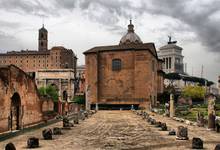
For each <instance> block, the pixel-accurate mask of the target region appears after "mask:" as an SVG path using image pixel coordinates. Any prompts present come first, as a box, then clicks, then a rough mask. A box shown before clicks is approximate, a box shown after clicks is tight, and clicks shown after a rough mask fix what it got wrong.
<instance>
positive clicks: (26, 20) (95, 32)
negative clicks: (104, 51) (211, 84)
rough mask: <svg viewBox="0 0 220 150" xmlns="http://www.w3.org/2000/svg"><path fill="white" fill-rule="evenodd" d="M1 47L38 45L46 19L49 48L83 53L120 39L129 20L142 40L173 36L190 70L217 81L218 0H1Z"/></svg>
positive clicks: (158, 40)
mask: <svg viewBox="0 0 220 150" xmlns="http://www.w3.org/2000/svg"><path fill="white" fill-rule="evenodd" d="M0 14H1V15H0V51H1V52H6V51H10V50H21V49H31V50H37V40H38V29H39V28H40V27H41V26H42V23H43V22H44V24H45V27H46V28H47V30H48V32H49V48H51V47H52V46H55V45H61V46H64V47H66V48H70V49H73V51H74V52H75V53H76V54H77V56H78V58H79V62H78V64H84V56H83V54H82V52H84V51H85V50H87V49H89V48H92V47H94V46H98V45H114V44H118V43H119V41H120V38H121V37H122V35H123V34H125V33H126V30H127V25H128V23H129V19H132V20H133V24H134V25H135V32H136V33H137V34H138V35H139V36H140V38H141V39H142V41H144V42H154V43H155V45H156V47H157V48H159V47H160V46H162V45H164V44H166V42H167V40H168V37H167V36H168V35H172V37H173V39H174V40H177V41H178V43H177V44H178V45H179V46H181V47H183V49H184V50H183V55H184V62H185V63H187V66H188V67H187V72H188V73H189V74H190V75H192V74H193V75H194V76H201V68H202V65H204V77H206V78H208V79H209V80H213V81H215V82H216V81H217V77H218V75H220V1H219V0H47V1H45V0H31V1H30V0H0Z"/></svg>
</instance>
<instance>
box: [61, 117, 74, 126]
mask: <svg viewBox="0 0 220 150" xmlns="http://www.w3.org/2000/svg"><path fill="white" fill-rule="evenodd" d="M73 126H74V125H73V123H71V122H70V121H69V119H68V118H66V117H65V118H63V127H64V128H70V127H73Z"/></svg>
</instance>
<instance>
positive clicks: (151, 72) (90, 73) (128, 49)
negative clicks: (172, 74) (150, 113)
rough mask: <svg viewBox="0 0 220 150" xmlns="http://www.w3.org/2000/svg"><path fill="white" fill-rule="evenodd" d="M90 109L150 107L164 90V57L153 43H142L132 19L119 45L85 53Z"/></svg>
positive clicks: (101, 47) (88, 105) (87, 102)
mask: <svg viewBox="0 0 220 150" xmlns="http://www.w3.org/2000/svg"><path fill="white" fill-rule="evenodd" d="M84 54H85V61H86V63H85V64H86V73H85V78H86V104H87V109H94V108H97V107H99V108H100V109H115V108H116V109H117V108H125V109H128V108H131V107H132V105H133V107H135V108H137V107H139V108H140V107H141V108H149V107H150V106H152V105H156V103H157V94H158V93H162V92H163V76H162V73H163V72H162V60H160V59H158V56H157V52H156V49H155V46H154V43H143V42H142V41H141V39H140V38H139V36H138V35H137V34H136V33H135V32H134V26H133V24H132V23H131V22H130V24H129V25H128V32H127V34H126V35H124V36H123V37H122V38H121V40H120V43H119V45H112V46H100V47H94V48H92V49H90V50H88V51H86V52H84Z"/></svg>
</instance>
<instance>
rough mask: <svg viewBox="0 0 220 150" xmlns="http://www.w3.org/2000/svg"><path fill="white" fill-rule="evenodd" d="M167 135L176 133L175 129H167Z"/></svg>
mask: <svg viewBox="0 0 220 150" xmlns="http://www.w3.org/2000/svg"><path fill="white" fill-rule="evenodd" d="M168 135H176V131H175V130H174V129H172V130H171V131H169V133H168Z"/></svg>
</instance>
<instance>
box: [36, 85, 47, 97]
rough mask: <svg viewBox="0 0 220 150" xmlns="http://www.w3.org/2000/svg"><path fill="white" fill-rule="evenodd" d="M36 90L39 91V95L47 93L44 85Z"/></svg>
mask: <svg viewBox="0 0 220 150" xmlns="http://www.w3.org/2000/svg"><path fill="white" fill-rule="evenodd" d="M38 92H39V94H40V95H41V96H45V95H47V94H46V88H45V87H40V88H39V89H38Z"/></svg>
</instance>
